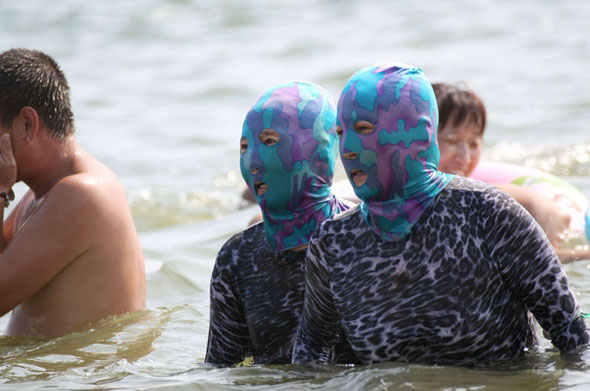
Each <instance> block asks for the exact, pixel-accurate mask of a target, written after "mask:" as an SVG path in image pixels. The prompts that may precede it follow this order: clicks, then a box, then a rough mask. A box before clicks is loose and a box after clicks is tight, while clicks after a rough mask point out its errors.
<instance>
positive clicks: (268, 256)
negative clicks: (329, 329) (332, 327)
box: [205, 223, 358, 365]
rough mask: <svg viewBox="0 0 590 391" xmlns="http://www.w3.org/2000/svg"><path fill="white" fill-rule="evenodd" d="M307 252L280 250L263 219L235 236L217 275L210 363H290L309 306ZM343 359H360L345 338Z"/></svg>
mask: <svg viewBox="0 0 590 391" xmlns="http://www.w3.org/2000/svg"><path fill="white" fill-rule="evenodd" d="M304 288H305V250H303V251H289V250H286V251H280V252H274V251H271V250H269V249H268V246H267V245H266V242H265V232H264V225H263V223H259V224H256V225H254V226H252V227H250V228H248V229H247V230H245V231H243V232H241V233H238V234H236V235H234V236H233V237H232V238H230V239H229V240H228V241H227V242H226V243H225V244H224V246H223V247H222V248H221V250H220V251H219V254H218V255H217V260H216V263H215V267H214V269H213V275H212V277H211V288H210V289H211V293H210V294H211V307H210V325H209V341H208V344H207V354H206V358H205V362H207V363H213V364H221V365H231V364H236V363H239V362H241V361H243V360H244V359H245V358H246V357H249V356H252V357H253V358H254V362H255V363H256V364H288V363H290V362H291V354H292V349H293V342H294V339H295V332H296V329H297V325H298V323H299V318H300V315H301V309H302V308H303V298H304ZM337 345H338V346H339V350H338V356H337V362H342V363H358V361H357V360H356V358H355V357H354V355H352V352H351V350H350V346H349V345H348V343H347V342H346V341H345V340H343V341H341V342H339V343H337Z"/></svg>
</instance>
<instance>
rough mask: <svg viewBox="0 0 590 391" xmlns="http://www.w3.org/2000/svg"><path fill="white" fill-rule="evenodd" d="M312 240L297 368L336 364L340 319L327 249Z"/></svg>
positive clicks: (297, 341) (297, 342) (295, 350)
mask: <svg viewBox="0 0 590 391" xmlns="http://www.w3.org/2000/svg"><path fill="white" fill-rule="evenodd" d="M322 247H323V246H322V243H321V241H315V240H312V241H311V242H310V245H309V248H308V250H307V256H306V262H305V304H304V306H303V314H302V316H301V320H300V323H299V327H298V329H297V337H296V339H295V346H294V348H293V363H294V364H317V363H320V364H333V361H334V357H333V356H334V352H333V347H334V345H335V344H336V341H337V339H338V330H339V325H340V324H339V317H338V312H337V310H336V306H335V305H334V298H333V295H332V291H331V289H330V278H329V275H328V271H327V265H326V263H325V262H326V261H325V259H324V257H323V254H324V253H325V249H323V248H322Z"/></svg>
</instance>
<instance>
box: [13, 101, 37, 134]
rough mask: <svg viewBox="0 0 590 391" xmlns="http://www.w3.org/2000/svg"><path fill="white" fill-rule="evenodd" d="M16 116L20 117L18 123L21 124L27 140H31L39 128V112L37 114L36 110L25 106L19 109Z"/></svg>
mask: <svg viewBox="0 0 590 391" xmlns="http://www.w3.org/2000/svg"><path fill="white" fill-rule="evenodd" d="M17 118H19V119H20V125H21V126H22V130H23V131H24V134H25V136H26V138H27V141H28V142H31V140H33V139H34V138H35V137H36V136H37V134H38V132H39V130H40V128H41V119H40V118H39V114H37V110H35V109H34V108H32V107H31V106H25V107H23V108H22V109H20V112H19V114H18V116H17Z"/></svg>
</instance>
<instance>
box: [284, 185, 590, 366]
mask: <svg viewBox="0 0 590 391" xmlns="http://www.w3.org/2000/svg"><path fill="white" fill-rule="evenodd" d="M306 268H307V276H306V279H307V280H306V298H305V307H304V310H303V315H302V321H301V324H300V327H299V329H298V334H297V340H296V343H295V348H294V355H293V358H294V362H295V363H316V362H320V363H330V362H331V357H332V353H331V352H332V346H333V343H334V341H335V339H336V338H337V337H338V334H339V330H343V333H344V335H345V337H346V338H347V339H348V341H349V342H350V344H351V345H352V349H353V351H354V354H355V355H356V356H357V358H358V359H359V360H360V361H361V362H362V363H365V364H368V363H375V362H382V361H406V362H430V363H467V362H481V361H495V360H500V359H505V358H511V357H517V356H520V355H522V354H523V353H524V352H525V351H526V350H528V349H529V348H531V347H533V346H535V345H536V343H537V337H536V335H535V334H536V333H535V328H534V323H533V318H532V316H531V314H532V315H534V317H535V318H536V319H537V321H538V322H539V324H540V325H541V326H542V328H543V329H544V330H545V331H546V332H547V333H548V334H549V335H550V336H551V338H552V339H551V342H552V343H553V345H555V346H556V347H557V348H559V349H562V350H568V349H572V348H575V347H576V346H579V345H581V344H585V343H587V342H588V339H589V335H588V331H587V330H586V326H585V324H584V322H583V319H581V318H580V317H579V308H578V304H577V302H576V299H575V297H574V295H573V293H572V291H571V290H570V289H569V286H568V281H567V277H566V274H565V272H564V270H563V268H562V267H561V264H560V262H559V259H558V258H557V256H556V255H555V252H554V251H553V249H552V247H551V245H550V244H549V242H548V240H547V239H546V237H545V235H544V233H543V232H542V230H541V228H540V227H539V226H538V225H537V224H536V222H535V221H534V220H533V219H532V217H531V216H530V215H529V214H528V213H527V212H526V211H525V210H524V209H523V208H522V207H521V206H520V205H519V204H518V203H516V201H514V200H513V199H512V198H510V197H508V196H507V195H506V194H504V193H502V192H501V191H499V190H498V189H496V188H493V187H490V186H488V185H485V184H483V183H481V182H477V181H474V180H470V179H467V178H461V177H456V178H454V179H453V180H452V181H451V182H450V183H449V184H448V185H447V186H446V187H445V189H444V190H442V191H441V192H440V193H439V194H438V195H437V197H436V200H435V201H434V203H433V204H432V205H431V206H430V207H429V209H428V210H426V211H425V213H424V214H423V215H422V216H421V217H420V219H419V220H418V221H417V223H416V225H415V226H414V227H413V229H412V231H411V232H410V234H409V236H408V237H406V238H405V239H403V240H400V241H394V242H388V241H385V240H383V239H382V238H381V237H380V236H378V235H376V234H375V233H374V232H372V231H371V230H370V229H369V227H368V225H367V224H366V222H365V221H364V220H363V217H362V215H361V213H360V211H359V209H358V208H353V209H350V210H348V211H346V212H344V213H342V214H341V215H339V216H337V217H336V218H335V219H333V220H328V221H326V222H325V223H324V224H323V225H322V227H321V228H320V230H319V231H317V232H316V233H315V234H314V236H313V237H312V240H311V242H310V245H309V249H308V258H307V265H306Z"/></svg>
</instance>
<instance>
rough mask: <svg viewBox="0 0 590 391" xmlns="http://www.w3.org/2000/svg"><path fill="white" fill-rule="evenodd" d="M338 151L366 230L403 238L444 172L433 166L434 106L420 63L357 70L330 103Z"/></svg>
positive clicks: (439, 186)
mask: <svg viewBox="0 0 590 391" xmlns="http://www.w3.org/2000/svg"><path fill="white" fill-rule="evenodd" d="M338 125H339V126H340V127H341V129H342V140H341V141H340V154H341V159H342V163H343V164H344V168H345V170H346V173H347V175H348V178H349V180H350V181H351V183H352V185H353V188H354V191H355V193H356V195H357V196H358V197H359V198H360V199H361V200H362V201H363V202H362V203H361V212H362V213H363V216H364V218H365V220H366V221H367V223H368V224H369V226H370V227H371V229H372V230H373V231H374V232H376V233H377V234H379V235H380V236H381V237H383V238H385V239H387V240H389V241H394V240H400V239H403V238H404V237H405V236H406V235H407V234H408V233H409V232H410V231H411V229H412V227H413V225H414V224H415V222H416V221H417V220H418V218H419V217H420V216H421V215H422V213H423V212H424V210H425V209H426V208H427V207H428V205H430V204H431V203H432V201H433V200H434V197H435V196H436V195H437V194H438V193H439V192H440V191H441V190H442V189H443V188H444V186H445V185H446V184H447V183H448V182H449V180H450V179H451V178H452V175H447V174H443V173H441V172H439V171H438V170H437V167H438V163H439V157H440V155H439V150H438V144H437V140H436V137H437V135H436V130H437V126H438V108H437V104H436V98H435V95H434V92H433V90H432V87H431V85H430V83H429V82H428V80H427V79H426V77H425V76H424V74H423V73H422V70H421V69H420V68H414V67H410V66H406V65H400V64H382V65H376V66H371V67H368V68H364V69H361V70H360V71H358V72H356V73H355V74H354V75H353V76H352V77H351V78H350V80H349V81H348V83H347V84H346V87H345V88H344V90H343V91H342V94H341V96H340V100H339V102H338Z"/></svg>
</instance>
